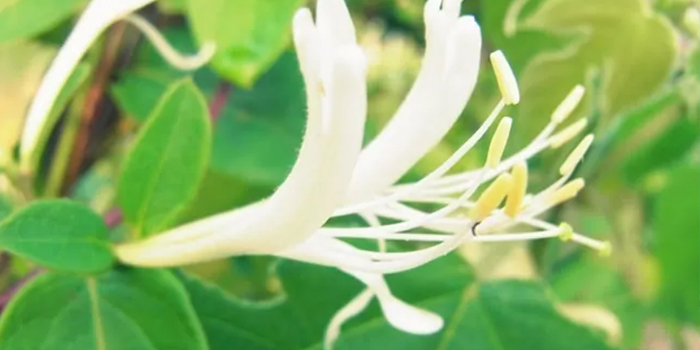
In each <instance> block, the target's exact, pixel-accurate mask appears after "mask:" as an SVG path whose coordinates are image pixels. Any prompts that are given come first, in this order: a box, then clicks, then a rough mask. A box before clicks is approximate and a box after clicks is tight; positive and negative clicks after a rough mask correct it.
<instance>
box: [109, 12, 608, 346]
mask: <svg viewBox="0 0 700 350" xmlns="http://www.w3.org/2000/svg"><path fill="white" fill-rule="evenodd" d="M460 3H461V1H460V0H443V1H440V0H429V1H428V2H427V3H426V5H425V22H426V52H425V58H424V61H423V64H422V67H421V71H420V73H419V75H418V78H417V79H416V82H415V84H414V86H413V87H412V89H411V91H410V92H409V94H408V96H407V97H406V99H405V101H404V102H403V104H402V105H401V107H400V108H399V109H398V111H397V112H396V114H395V115H394V117H393V118H392V120H391V121H390V123H389V124H388V125H387V126H386V127H385V128H384V130H382V132H381V133H380V134H379V135H378V136H377V138H375V139H374V140H373V141H372V142H371V143H370V144H369V145H368V146H367V147H365V148H364V149H363V150H362V151H361V152H360V147H361V140H362V132H363V123H364V118H365V113H366V91H365V80H364V79H365V66H364V65H365V63H364V58H363V55H362V53H361V50H360V49H359V47H358V46H357V44H356V42H355V34H354V27H353V25H352V21H351V19H350V16H349V13H348V10H347V8H346V7H345V4H344V3H343V1H342V0H318V1H317V9H316V22H315V23H314V22H313V20H312V18H311V14H310V12H309V10H307V9H302V10H299V12H298V13H297V14H296V16H295V19H294V42H295V45H296V48H297V55H298V56H299V62H300V66H301V71H302V73H303V75H304V81H305V85H306V93H307V99H308V116H307V118H308V123H307V127H306V131H305V135H304V140H303V144H302V147H301V150H300V152H299V157H298V159H297V161H296V163H295V165H294V168H293V170H292V172H291V174H290V175H289V177H288V178H287V179H286V180H285V181H284V183H283V184H282V185H281V186H280V188H279V189H278V190H277V191H276V192H275V193H274V194H273V195H272V196H271V197H270V198H268V199H266V200H263V201H261V202H258V203H255V204H253V205H250V206H246V207H243V208H240V209H236V210H234V211H231V212H227V213H223V214H219V215H215V216H212V217H209V218H205V219H202V220H200V221H196V222H193V223H190V224H187V225H184V226H181V227H177V228H175V229H172V230H170V231H168V232H165V233H163V234H161V235H158V236H155V237H152V238H148V239H145V240H143V241H140V242H131V243H124V244H120V245H118V246H117V247H116V253H117V255H118V257H119V259H120V260H121V261H122V262H124V263H127V264H131V265H137V266H177V265H183V264H190V263H196V262H201V261H207V260H212V259H217V258H223V257H227V256H235V255H242V254H270V255H276V256H280V257H284V258H289V259H295V260H299V261H305V262H310V263H315V264H321V265H327V266H332V267H337V268H339V269H341V270H343V271H345V272H346V273H348V274H350V275H352V276H354V277H355V278H357V279H358V280H360V281H361V282H363V283H364V284H365V285H366V286H367V289H366V290H365V291H363V292H362V293H361V294H359V295H358V296H357V297H356V298H355V299H354V300H353V301H351V302H350V303H349V304H348V306H346V307H345V308H343V309H342V310H340V311H339V313H338V314H337V315H336V317H334V319H333V320H332V321H331V324H330V326H329V328H328V331H327V335H326V345H327V346H330V344H331V343H332V341H333V340H334V339H335V338H336V337H337V335H338V333H339V330H340V327H341V325H342V323H343V322H344V320H346V319H347V318H349V317H352V316H353V315H355V314H356V313H357V312H359V311H361V310H362V309H363V308H364V307H365V306H366V305H367V304H368V302H369V301H370V299H371V298H372V297H373V296H376V297H377V298H378V300H379V303H380V305H381V308H382V311H383V312H384V314H385V316H386V318H387V320H388V321H389V322H390V323H391V324H392V325H393V326H395V327H397V328H399V329H401V330H404V331H407V332H411V333H416V334H428V333H433V332H436V331H438V330H439V329H440V328H441V327H442V319H441V318H440V317H439V316H437V315H435V314H433V313H431V312H428V311H425V310H421V309H418V308H415V307H413V306H411V305H408V304H406V303H404V302H402V301H400V300H398V299H397V298H395V297H394V296H393V295H392V294H391V292H390V290H389V288H388V286H387V285H386V282H385V281H384V278H383V275H384V274H387V273H396V272H400V271H405V270H408V269H412V268H414V267H417V266H420V265H423V264H425V263H428V262H430V261H432V260H434V259H436V258H438V257H440V256H442V255H444V254H447V253H449V252H451V251H452V250H454V249H455V248H456V247H458V246H459V245H460V244H463V243H465V242H469V241H482V242H496V241H515V240H534V239H544V238H553V237H559V238H562V239H564V240H572V241H574V242H577V243H580V244H583V245H587V246H589V247H592V248H594V249H598V250H600V251H601V252H604V253H609V250H610V247H609V245H608V244H607V243H605V242H599V241H596V240H593V239H590V238H587V237H585V236H582V235H580V234H578V233H575V232H574V231H573V229H572V228H571V227H570V226H569V225H567V224H565V223H560V224H552V223H549V222H546V221H544V220H541V219H538V216H539V215H541V214H542V213H544V212H545V211H547V210H548V209H550V208H552V207H554V206H556V205H558V204H560V203H562V202H563V201H566V200H568V199H570V198H572V197H574V196H575V195H576V194H577V193H578V192H579V191H580V190H581V188H582V187H583V185H584V182H583V180H582V179H575V180H572V181H569V179H570V178H571V175H572V173H573V171H574V168H575V167H576V165H577V163H578V162H579V161H580V160H581V159H582V157H583V155H584V154H585V152H586V150H587V149H588V148H589V147H590V145H591V143H592V141H593V136H592V135H589V136H586V137H585V138H584V139H583V141H581V143H580V144H579V146H577V147H576V148H575V149H574V151H573V152H572V153H571V154H570V155H569V157H568V158H567V159H566V161H565V162H564V163H563V164H562V165H561V168H560V175H561V177H560V178H559V179H558V180H556V181H555V182H554V183H552V184H551V185H550V186H549V187H548V188H546V189H544V190H542V191H538V192H536V193H530V192H529V191H528V189H527V160H528V159H529V158H531V157H533V156H534V155H536V154H538V153H540V152H542V151H544V150H547V149H555V148H558V147H560V146H561V145H563V144H564V143H566V142H568V141H570V140H571V139H572V138H574V137H575V136H576V135H578V134H579V133H580V132H581V131H582V130H583V129H584V128H585V125H586V121H585V119H584V120H581V121H578V122H576V123H574V124H572V126H570V127H568V128H566V129H564V130H562V131H559V132H557V133H554V131H555V130H556V129H557V128H558V125H559V124H560V123H561V122H563V121H564V120H565V119H566V118H567V117H568V115H569V114H570V113H571V112H572V111H573V110H574V108H575V107H576V105H577V104H578V103H579V101H580V100H581V98H582V96H583V88H582V87H575V88H574V89H573V90H572V92H571V94H570V95H569V96H568V97H567V98H566V99H565V100H564V101H563V102H562V103H561V105H560V106H559V107H558V108H557V109H556V110H555V111H554V112H553V114H552V117H551V119H550V122H549V124H548V125H547V126H545V128H544V129H543V130H542V131H541V132H540V134H539V135H538V136H536V137H535V138H534V140H532V142H530V144H529V145H528V146H526V147H525V148H523V149H522V150H520V151H518V152H516V153H515V154H513V155H511V156H509V157H506V158H505V159H504V158H503V153H504V149H505V146H506V143H507V140H508V136H509V134H510V131H511V130H510V129H511V125H512V121H511V119H510V118H508V117H505V118H502V119H501V120H500V122H498V126H497V128H496V131H495V132H494V136H493V138H492V139H491V142H490V145H489V153H488V156H487V159H486V164H485V166H484V167H483V168H480V169H475V170H471V171H466V172H458V173H452V174H448V172H449V171H450V169H451V168H452V167H453V166H454V165H455V164H457V163H458V162H459V161H460V160H461V159H462V158H463V157H464V156H465V155H466V154H467V153H468V152H469V151H470V150H471V149H472V148H473V147H474V146H475V145H476V144H477V142H479V141H481V140H482V139H483V138H484V135H485V134H486V133H487V131H488V130H489V129H490V128H491V126H493V124H494V123H496V121H497V120H498V118H499V116H500V114H501V111H502V109H503V108H504V107H505V106H506V105H507V104H515V103H518V102H519V100H520V95H519V91H518V87H517V82H516V80H515V78H514V76H513V73H512V72H511V70H510V67H509V65H508V63H507V62H506V60H505V57H504V56H503V54H502V53H500V52H498V51H497V52H495V53H493V54H492V55H491V61H492V64H493V66H494V69H495V72H496V77H497V80H498V83H499V88H500V89H501V94H502V96H503V97H502V99H501V101H500V102H499V103H498V104H497V105H496V106H495V108H494V110H493V111H492V113H491V114H490V115H489V116H488V117H487V118H486V120H485V121H484V123H483V124H482V125H481V127H479V128H478V129H477V130H476V131H475V133H474V134H473V135H472V136H471V137H470V138H469V139H468V140H466V141H465V143H464V144H463V145H462V146H461V147H460V148H459V149H458V150H457V151H456V152H455V153H454V154H453V155H452V156H451V157H450V158H449V159H448V160H447V161H445V163H443V164H442V165H440V166H439V167H438V168H437V169H436V170H435V171H433V172H432V173H430V174H429V175H427V176H426V177H424V178H422V179H421V180H419V181H417V182H415V183H407V184H396V182H397V181H398V180H399V179H400V178H401V177H402V176H403V175H404V174H405V173H406V172H407V171H408V170H409V169H410V168H412V167H413V166H414V165H415V163H416V162H417V161H418V160H419V159H421V158H422V157H423V156H425V154H427V153H428V152H429V151H430V150H431V149H432V148H433V147H434V146H435V145H436V144H437V143H439V142H440V140H441V139H442V138H443V137H444V135H445V134H446V133H447V131H448V130H449V129H450V128H451V126H452V125H453V124H454V122H455V121H456V120H457V118H458V117H459V115H460V113H461V111H462V109H463V108H464V106H465V104H466V102H467V100H468V99H469V97H470V95H471V92H472V90H473V88H474V84H475V82H476V76H477V73H478V71H479V57H480V52H481V35H480V31H479V27H478V25H477V24H476V23H475V22H474V20H473V18H472V17H470V16H463V17H459V10H460ZM480 189H481V190H482V191H481V192H480V194H479V195H478V196H475V194H476V193H478V192H477V191H479V190H480ZM504 201H505V205H504V206H503V207H502V208H501V203H502V202H504ZM415 204H421V205H423V206H424V205H426V204H427V205H432V206H436V207H439V209H437V210H435V211H432V212H425V211H422V210H420V209H418V207H417V206H416V205H415ZM343 215H359V216H361V217H363V218H364V219H365V220H366V221H367V223H368V227H361V228H345V227H340V228H331V227H322V226H323V224H324V223H325V222H326V221H327V220H328V219H329V218H331V217H334V216H343ZM382 218H383V219H390V220H392V221H393V222H394V223H391V224H383V223H382V221H381V220H382ZM524 227H528V229H523V228H524ZM421 228H424V229H427V230H430V231H431V232H420V230H421ZM511 231H515V232H511ZM521 231H522V232H521ZM503 232H508V233H503ZM346 238H356V239H357V238H359V239H369V240H373V241H377V242H378V246H379V248H378V249H377V250H366V249H361V248H358V247H355V246H353V245H351V244H349V243H346V242H345V241H343V239H346ZM386 240H402V241H412V242H421V243H428V244H433V245H432V246H428V247H427V248H426V247H425V245H419V246H418V248H416V249H415V250H413V251H405V252H387V251H386V249H385V245H384V242H385V241H386Z"/></svg>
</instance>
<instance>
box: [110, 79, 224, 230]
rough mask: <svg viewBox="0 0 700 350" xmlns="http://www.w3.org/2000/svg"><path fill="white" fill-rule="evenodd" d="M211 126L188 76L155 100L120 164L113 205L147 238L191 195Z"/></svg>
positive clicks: (203, 161) (206, 155) (201, 170)
mask: <svg viewBox="0 0 700 350" xmlns="http://www.w3.org/2000/svg"><path fill="white" fill-rule="evenodd" d="M210 143H211V127H210V125H209V113H208V111H207V105H206V101H205V100H204V97H203V96H202V94H201V92H199V90H198V89H197V87H196V86H195V85H194V83H193V82H192V81H191V80H182V81H179V82H177V83H175V84H174V85H172V86H171V87H170V88H169V89H168V92H166V93H165V94H164V95H163V97H162V98H161V100H160V102H159V104H158V106H157V107H156V108H155V110H154V111H153V112H152V116H151V117H149V119H148V122H147V123H146V124H145V125H144V126H143V129H142V130H141V132H140V135H139V138H138V140H137V141H136V144H135V145H134V147H133V149H132V150H131V152H130V153H129V156H128V158H127V160H126V162H125V164H124V169H123V170H122V174H121V177H120V179H119V186H118V199H119V204H120V205H121V207H122V209H123V210H124V214H125V216H126V218H127V219H128V220H129V222H130V223H131V224H133V225H134V228H135V230H136V234H135V236H136V237H138V236H147V235H150V234H154V233H156V232H157V231H158V230H162V229H164V228H166V227H167V226H168V225H169V224H171V223H173V221H174V220H175V219H176V215H177V214H179V213H180V212H181V211H182V210H183V209H184V208H185V207H186V206H187V202H188V201H189V200H190V199H192V197H193V196H194V194H195V192H196V190H197V187H198V186H199V182H200V181H201V179H202V177H203V176H204V169H205V166H206V161H207V159H208V158H209V149H210Z"/></svg>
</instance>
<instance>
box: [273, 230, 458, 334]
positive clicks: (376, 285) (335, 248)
mask: <svg viewBox="0 0 700 350" xmlns="http://www.w3.org/2000/svg"><path fill="white" fill-rule="evenodd" d="M353 249H355V248H354V247H352V246H351V245H349V244H347V243H345V242H343V241H340V240H336V239H330V238H325V237H314V238H313V239H310V240H307V241H305V242H303V243H301V244H299V245H297V246H295V247H293V248H292V249H288V250H286V251H284V252H282V253H280V254H278V255H279V256H281V257H284V258H288V259H294V260H298V261H304V262H309V263H313V264H320V265H326V266H332V267H338V266H343V265H346V264H352V263H353V262H355V263H358V264H362V263H366V262H367V261H366V260H365V259H363V258H362V257H359V256H354V257H353V256H352V255H343V254H338V252H343V251H352V250H353ZM341 260H342V261H341ZM352 260H355V261H352ZM341 270H342V271H344V272H345V273H347V274H349V275H351V276H353V277H355V278H357V279H358V280H360V281H361V282H362V283H364V284H365V285H366V286H367V288H369V290H370V291H372V293H373V294H374V295H375V296H376V297H377V300H379V306H380V307H381V309H382V313H383V314H384V317H386V319H387V321H388V322H389V323H390V324H391V325H392V326H394V327H395V328H397V329H399V330H402V331H404V332H408V333H413V334H432V333H435V332H437V331H439V330H440V329H441V328H442V326H443V323H444V322H443V320H442V317H440V316H439V315H437V314H435V313H433V312H430V311H427V310H423V309H420V308H417V307H415V306H413V305H410V304H407V303H406V302H404V301H402V300H399V299H398V298H396V297H395V296H394V295H393V294H392V293H391V290H390V289H389V286H388V285H387V284H386V281H385V280H384V276H383V275H382V274H381V273H371V272H363V271H359V270H355V269H352V268H341ZM351 303H354V302H351ZM358 303H359V302H358ZM365 306H366V303H359V304H357V305H354V307H353V308H352V310H348V312H344V313H343V315H342V316H346V317H344V318H343V319H342V320H345V319H347V318H349V317H352V316H354V315H355V314H357V313H359V312H360V310H361V309H362V308H364V307H365ZM341 311H342V310H341ZM342 320H339V321H336V322H335V324H333V327H334V331H333V333H334V334H335V333H336V332H337V330H338V329H339V328H340V326H341V323H342V322H341V321H342Z"/></svg>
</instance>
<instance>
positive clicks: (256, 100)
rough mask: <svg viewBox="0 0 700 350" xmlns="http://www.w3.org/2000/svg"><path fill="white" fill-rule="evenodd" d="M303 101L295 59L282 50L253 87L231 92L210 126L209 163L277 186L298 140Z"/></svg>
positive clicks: (300, 132)
mask: <svg viewBox="0 0 700 350" xmlns="http://www.w3.org/2000/svg"><path fill="white" fill-rule="evenodd" d="M305 105H306V99H305V97H304V85H303V81H302V79H301V74H300V73H299V68H298V64H297V61H296V59H295V57H294V55H293V54H292V53H286V54H285V55H284V56H282V57H281V58H280V60H279V61H278V62H277V63H276V64H275V65H274V66H273V67H272V68H271V69H270V71H268V72H267V73H266V74H265V75H264V76H263V77H262V78H261V79H260V80H259V81H258V82H257V83H256V84H255V86H254V87H253V89H252V90H250V91H243V90H236V91H234V92H233V94H232V96H231V98H230V100H229V101H228V104H227V105H226V107H225V108H224V110H223V112H222V113H221V115H220V116H219V120H218V122H217V125H216V129H215V130H214V146H213V147H214V149H213V152H212V164H211V167H212V168H213V169H214V170H216V171H219V172H221V173H226V174H230V175H232V176H234V177H237V178H239V179H242V180H245V181H246V182H250V183H254V184H257V185H267V186H275V185H278V184H280V183H281V182H282V181H283V180H284V178H285V177H286V176H287V173H288V172H289V171H290V170H291V168H292V165H293V164H294V160H295V159H296V154H297V150H298V148H299V145H300V144H301V138H302V135H303V131H304V123H305Z"/></svg>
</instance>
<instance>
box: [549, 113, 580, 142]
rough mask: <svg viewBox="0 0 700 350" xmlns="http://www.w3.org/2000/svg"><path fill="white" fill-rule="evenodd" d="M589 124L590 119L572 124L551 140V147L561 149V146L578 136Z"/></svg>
mask: <svg viewBox="0 0 700 350" xmlns="http://www.w3.org/2000/svg"><path fill="white" fill-rule="evenodd" d="M587 124H588V119H586V118H582V119H580V120H579V121H577V122H576V123H573V124H571V125H570V126H569V127H567V128H566V129H564V130H562V131H560V132H559V133H557V134H555V135H554V136H552V137H550V138H549V146H550V147H552V148H559V147H561V145H563V144H565V143H567V142H569V141H570V140H571V139H573V138H574V137H575V136H576V135H578V134H579V133H580V132H581V130H583V129H584V128H585V127H586V125H587Z"/></svg>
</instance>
